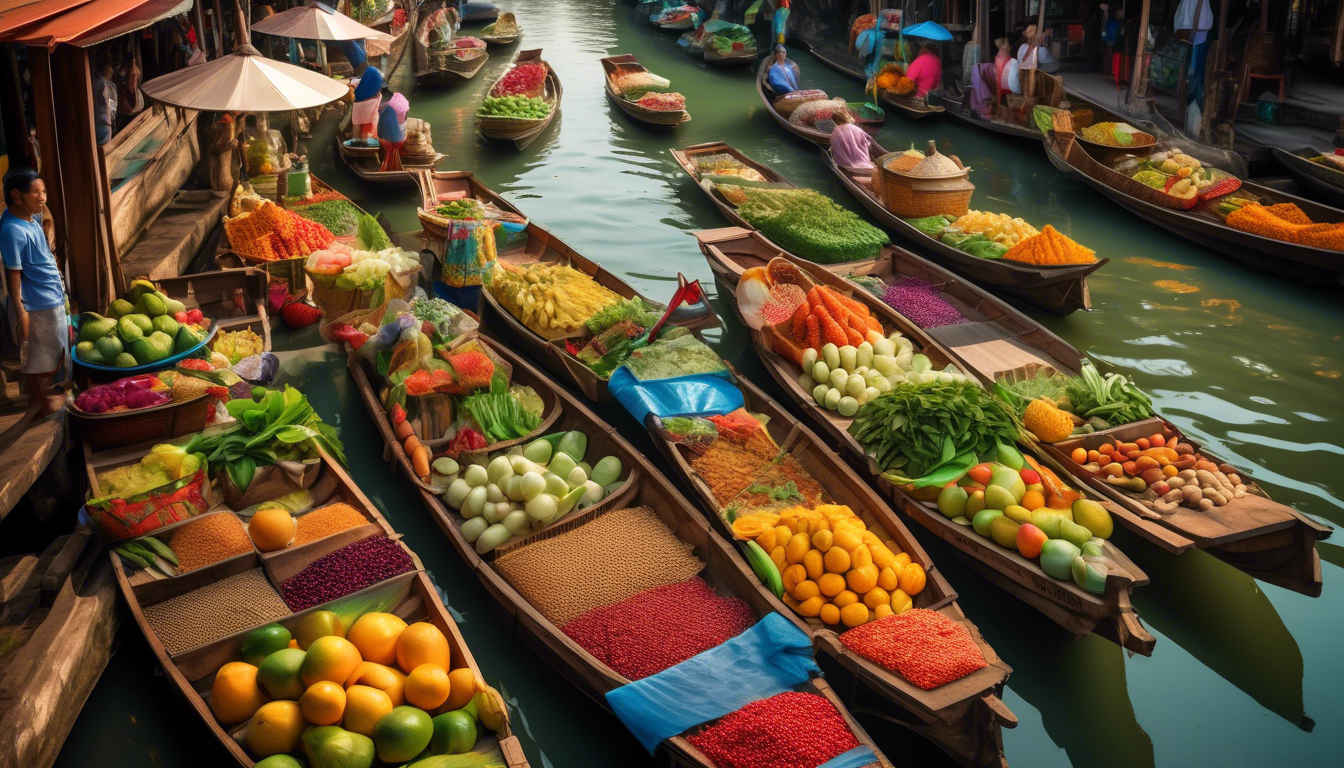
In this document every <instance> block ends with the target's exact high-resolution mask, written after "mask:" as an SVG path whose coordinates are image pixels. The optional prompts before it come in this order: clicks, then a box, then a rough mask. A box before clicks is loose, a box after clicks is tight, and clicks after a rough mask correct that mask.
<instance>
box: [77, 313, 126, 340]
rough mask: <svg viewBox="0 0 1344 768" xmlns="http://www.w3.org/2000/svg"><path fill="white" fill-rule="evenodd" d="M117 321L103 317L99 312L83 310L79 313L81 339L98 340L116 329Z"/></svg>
mask: <svg viewBox="0 0 1344 768" xmlns="http://www.w3.org/2000/svg"><path fill="white" fill-rule="evenodd" d="M116 327H117V321H116V320H113V319H112V318H107V317H103V316H102V315H100V314H98V313H97V312H83V313H80V315H79V339H78V340H79V341H97V340H99V339H101V338H102V337H104V336H106V335H107V334H109V333H111V332H112V331H114V330H116Z"/></svg>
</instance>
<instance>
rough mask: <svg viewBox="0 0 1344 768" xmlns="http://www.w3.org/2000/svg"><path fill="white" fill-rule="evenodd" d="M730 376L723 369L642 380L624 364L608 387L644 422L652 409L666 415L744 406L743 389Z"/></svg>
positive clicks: (716, 410)
mask: <svg viewBox="0 0 1344 768" xmlns="http://www.w3.org/2000/svg"><path fill="white" fill-rule="evenodd" d="M729 376H730V374H729V373H728V372H727V371H724V372H722V373H700V374H695V375H693V376H677V377H674V378H671V379H654V380H652V381H640V380H639V379H638V378H636V377H635V375H634V374H633V373H631V372H630V369H629V368H626V367H625V366H621V367H620V368H617V369H616V370H615V371H614V372H613V373H612V374H611V378H610V379H609V380H608V382H607V391H609V392H611V396H612V397H614V398H616V401H617V402H619V403H620V404H621V405H622V406H623V407H624V408H625V410H626V411H629V413H630V415H631V416H634V417H635V420H636V421H638V422H639V423H641V424H643V423H644V419H645V417H647V416H648V415H649V414H650V413H656V414H658V416H659V417H660V418H663V417H667V416H684V415H686V414H691V413H728V412H729V411H735V410H737V409H738V408H741V407H743V405H742V403H743V400H742V390H740V389H738V388H737V385H735V384H733V383H732V382H731V381H729V380H728V377H729Z"/></svg>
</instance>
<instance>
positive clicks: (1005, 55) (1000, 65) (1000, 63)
mask: <svg viewBox="0 0 1344 768" xmlns="http://www.w3.org/2000/svg"><path fill="white" fill-rule="evenodd" d="M1012 60H1013V57H1012V54H1010V53H1009V52H1008V51H999V53H998V55H997V56H995V57H994V82H995V83H998V85H999V90H1000V91H1006V90H1008V80H1007V77H1006V75H1005V74H1004V73H1005V72H1006V71H1007V70H1008V62H1010V61H1012Z"/></svg>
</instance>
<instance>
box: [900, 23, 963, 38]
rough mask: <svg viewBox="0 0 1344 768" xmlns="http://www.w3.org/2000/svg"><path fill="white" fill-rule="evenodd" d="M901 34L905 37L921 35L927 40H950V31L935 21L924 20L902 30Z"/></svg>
mask: <svg viewBox="0 0 1344 768" xmlns="http://www.w3.org/2000/svg"><path fill="white" fill-rule="evenodd" d="M902 34H904V35H906V36H907V37H922V38H925V39H927V40H951V39H952V33H951V32H948V31H947V30H946V29H944V28H943V25H941V24H939V23H938V22H936V21H925V22H922V23H919V24H916V25H914V26H913V27H910V28H909V29H906V30H902Z"/></svg>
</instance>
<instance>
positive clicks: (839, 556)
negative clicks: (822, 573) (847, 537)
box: [825, 547, 850, 574]
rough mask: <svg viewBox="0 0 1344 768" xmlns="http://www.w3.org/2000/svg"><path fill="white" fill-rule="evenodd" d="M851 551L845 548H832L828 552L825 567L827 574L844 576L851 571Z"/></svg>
mask: <svg viewBox="0 0 1344 768" xmlns="http://www.w3.org/2000/svg"><path fill="white" fill-rule="evenodd" d="M849 564H850V560H849V551H848V550H846V549H844V548H843V547H831V548H830V549H829V550H827V551H826V558H825V566H826V572H827V573H839V574H843V573H844V572H845V571H848V570H849Z"/></svg>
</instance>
